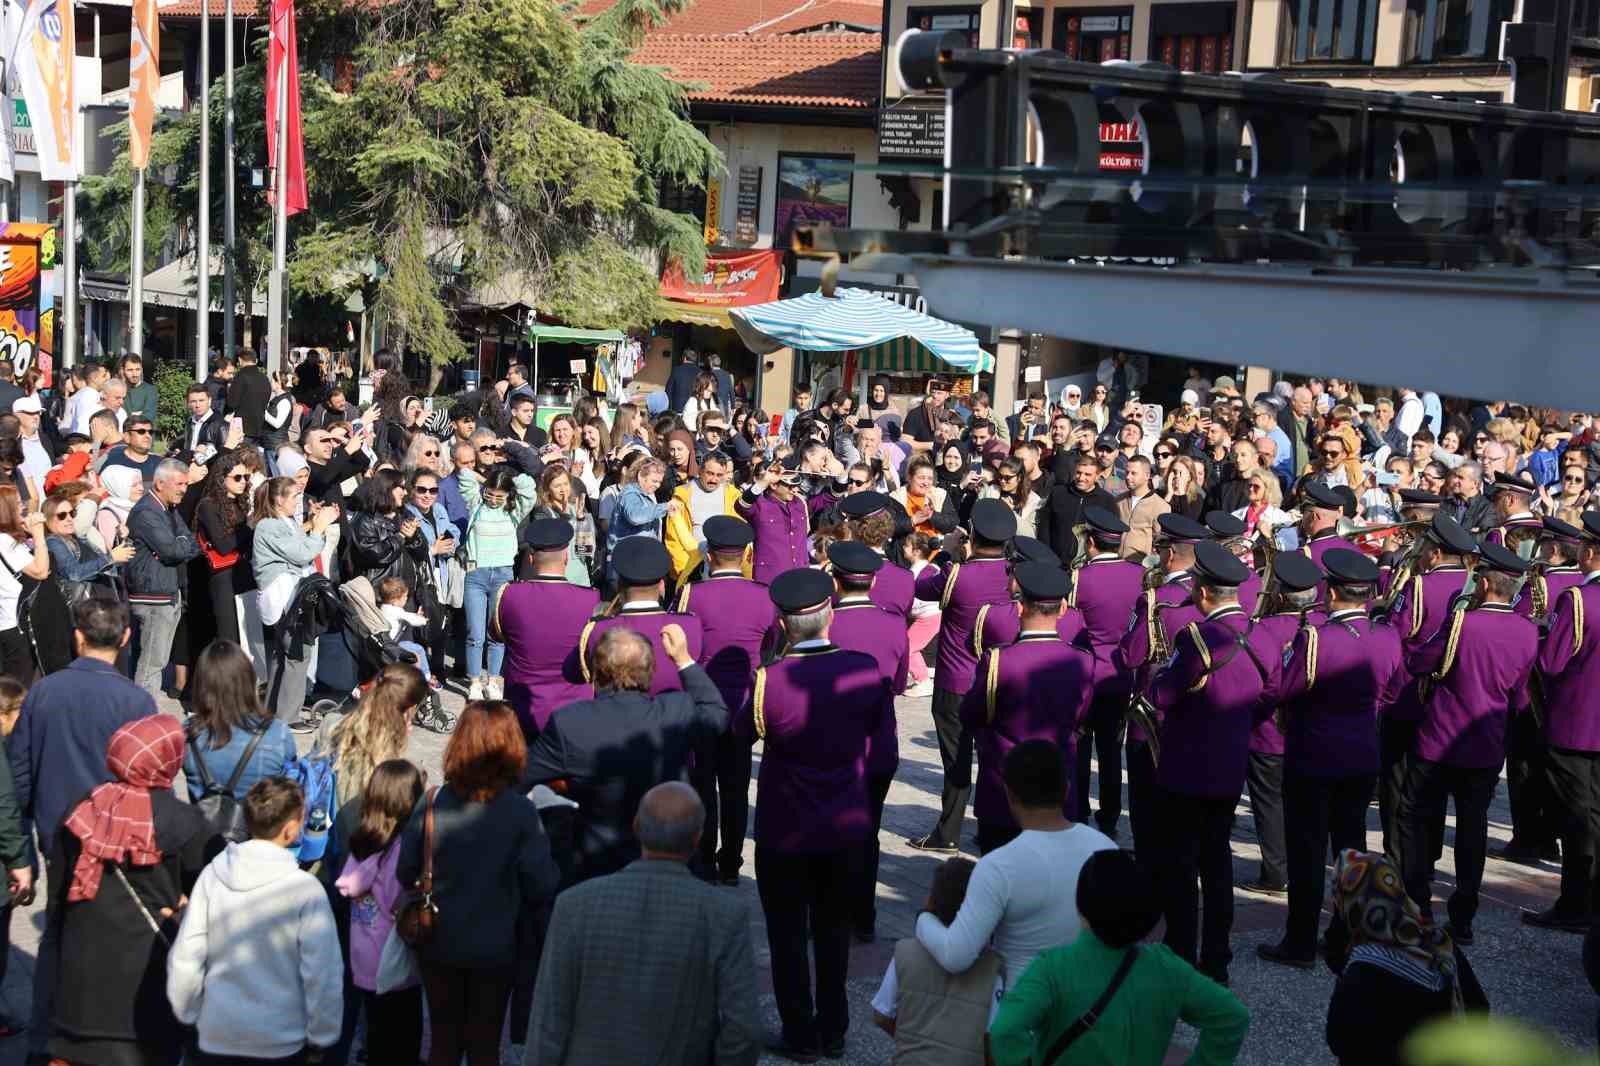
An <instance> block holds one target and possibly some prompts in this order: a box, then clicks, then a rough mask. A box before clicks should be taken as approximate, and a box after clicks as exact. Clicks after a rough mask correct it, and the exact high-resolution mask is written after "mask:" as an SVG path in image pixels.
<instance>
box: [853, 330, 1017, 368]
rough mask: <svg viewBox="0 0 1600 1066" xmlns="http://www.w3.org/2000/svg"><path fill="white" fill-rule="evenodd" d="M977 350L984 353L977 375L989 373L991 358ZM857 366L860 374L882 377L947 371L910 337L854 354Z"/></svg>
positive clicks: (947, 366) (944, 365)
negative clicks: (865, 371)
mask: <svg viewBox="0 0 1600 1066" xmlns="http://www.w3.org/2000/svg"><path fill="white" fill-rule="evenodd" d="M978 350H979V351H980V352H983V361H982V363H981V364H980V365H979V366H978V368H977V370H976V373H980V374H981V373H987V372H989V371H992V370H993V369H994V356H992V355H990V354H989V353H988V352H984V351H983V349H981V348H980V349H978ZM856 366H857V367H858V368H860V369H861V370H876V371H881V372H882V373H885V374H896V373H898V374H938V373H942V372H944V371H946V370H948V369H949V364H948V363H946V362H945V361H944V360H942V359H940V358H939V357H938V356H937V355H934V354H933V353H932V352H931V351H929V350H928V349H927V348H924V347H923V346H922V345H921V344H919V343H918V342H917V341H914V340H912V339H911V338H910V337H900V338H898V339H896V340H892V341H885V342H883V343H882V344H875V345H873V346H872V347H871V348H863V349H861V351H859V352H857V353H856ZM963 369H965V368H963ZM968 372H969V373H972V372H973V371H968Z"/></svg>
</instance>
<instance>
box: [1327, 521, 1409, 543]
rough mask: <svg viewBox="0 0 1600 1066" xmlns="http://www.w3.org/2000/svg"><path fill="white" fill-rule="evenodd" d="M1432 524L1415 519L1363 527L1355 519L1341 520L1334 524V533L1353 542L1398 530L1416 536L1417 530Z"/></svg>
mask: <svg viewBox="0 0 1600 1066" xmlns="http://www.w3.org/2000/svg"><path fill="white" fill-rule="evenodd" d="M1430 524H1431V523H1430V522H1429V520H1428V519H1420V518H1413V519H1410V520H1408V521H1403V522H1376V523H1374V524H1372V525H1363V524H1362V523H1360V522H1357V521H1356V520H1355V519H1353V518H1341V519H1339V521H1337V522H1335V523H1334V525H1333V531H1334V532H1335V533H1337V534H1339V536H1341V537H1345V538H1348V539H1352V540H1353V539H1355V538H1356V537H1382V536H1385V535H1387V534H1389V533H1393V532H1395V531H1396V530H1400V531H1403V532H1405V533H1406V534H1408V535H1409V536H1415V535H1416V532H1417V530H1419V529H1424V528H1426V527H1427V526H1428V525H1430Z"/></svg>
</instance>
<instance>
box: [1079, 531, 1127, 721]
mask: <svg viewBox="0 0 1600 1066" xmlns="http://www.w3.org/2000/svg"><path fill="white" fill-rule="evenodd" d="M1143 587H1144V568H1143V567H1141V566H1140V565H1139V564H1138V563H1130V562H1128V561H1127V560H1125V559H1119V558H1117V557H1116V556H1115V555H1098V556H1095V557H1094V558H1092V559H1090V560H1089V561H1088V562H1086V563H1084V564H1083V565H1082V566H1081V567H1079V568H1078V573H1077V576H1076V578H1075V580H1074V583H1073V602H1074V605H1075V606H1076V607H1077V609H1078V611H1079V613H1081V614H1082V615H1083V628H1084V632H1085V633H1086V634H1088V639H1089V647H1090V648H1091V650H1092V651H1093V653H1094V685H1095V691H1096V693H1097V694H1099V695H1100V696H1102V697H1118V696H1123V697H1125V696H1127V694H1128V692H1129V690H1130V688H1131V687H1132V681H1131V679H1130V677H1129V676H1128V674H1127V673H1124V672H1122V671H1119V670H1118V669H1117V667H1116V666H1115V664H1113V662H1112V657H1113V656H1114V655H1115V653H1116V650H1117V645H1118V644H1119V643H1121V641H1122V638H1123V637H1124V636H1126V635H1127V633H1128V619H1130V618H1131V617H1133V612H1134V606H1135V605H1136V604H1137V603H1138V601H1139V592H1140V590H1141V589H1142V588H1143Z"/></svg>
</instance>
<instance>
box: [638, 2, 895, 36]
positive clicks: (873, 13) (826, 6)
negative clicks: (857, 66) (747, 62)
mask: <svg viewBox="0 0 1600 1066" xmlns="http://www.w3.org/2000/svg"><path fill="white" fill-rule="evenodd" d="M691 10H692V9H691ZM835 22H837V23H842V24H844V25H846V26H851V27H854V28H856V29H861V30H880V29H882V28H883V8H882V7H881V6H880V5H878V4H864V3H859V2H857V0H815V2H813V3H806V4H802V5H800V7H799V8H798V9H796V10H795V11H792V12H790V13H789V14H787V15H785V16H783V17H782V18H780V19H777V20H776V21H774V22H769V23H766V24H764V25H760V26H756V27H754V28H753V30H752V31H751V32H755V33H803V32H805V31H806V30H811V29H815V28H816V27H818V26H826V25H828V24H830V23H835ZM677 28H678V27H677V23H676V22H674V23H673V24H672V25H671V26H669V27H668V29H670V30H673V31H677Z"/></svg>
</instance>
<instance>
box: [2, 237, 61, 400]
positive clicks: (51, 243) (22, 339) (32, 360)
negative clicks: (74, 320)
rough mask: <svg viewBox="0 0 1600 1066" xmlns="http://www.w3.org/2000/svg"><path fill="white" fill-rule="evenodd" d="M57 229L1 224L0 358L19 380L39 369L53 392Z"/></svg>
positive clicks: (41, 382) (42, 382)
mask: <svg viewBox="0 0 1600 1066" xmlns="http://www.w3.org/2000/svg"><path fill="white" fill-rule="evenodd" d="M55 266H56V231H55V227H53V226H48V225H45V224H43V223H39V222H8V223H5V224H4V225H0V358H4V359H10V360H11V362H12V364H13V366H14V367H15V369H16V372H17V374H18V375H19V376H20V375H21V374H22V373H23V372H24V371H26V370H27V369H28V368H29V367H32V366H35V365H37V366H38V367H39V370H40V374H41V376H40V379H39V385H40V387H42V388H48V387H49V385H50V372H51V370H52V367H53V362H54V360H53V355H54V350H55V324H56V323H55V318H56V311H55Z"/></svg>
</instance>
